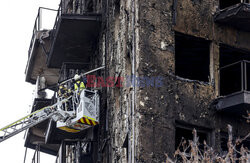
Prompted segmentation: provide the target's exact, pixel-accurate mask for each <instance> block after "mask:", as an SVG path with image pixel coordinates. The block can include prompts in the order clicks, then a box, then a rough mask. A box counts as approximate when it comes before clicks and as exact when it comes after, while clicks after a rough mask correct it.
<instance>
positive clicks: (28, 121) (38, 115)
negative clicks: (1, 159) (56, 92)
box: [0, 99, 68, 142]
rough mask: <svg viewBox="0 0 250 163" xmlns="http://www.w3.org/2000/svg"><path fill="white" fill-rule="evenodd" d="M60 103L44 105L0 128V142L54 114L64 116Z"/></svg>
mask: <svg viewBox="0 0 250 163" xmlns="http://www.w3.org/2000/svg"><path fill="white" fill-rule="evenodd" d="M67 100H68V99H65V100H63V101H61V102H60V103H64V102H66V101H67ZM57 105H58V103H56V104H54V105H52V106H47V107H44V108H42V109H40V110H37V111H35V112H33V113H31V114H29V115H27V116H25V117H23V118H21V119H19V120H17V121H15V122H13V123H11V124H9V125H7V126H5V127H3V128H1V129H0V142H2V141H4V140H6V139H8V138H10V137H12V136H15V135H16V134H18V133H20V132H22V131H24V130H26V129H28V128H30V127H33V126H35V125H37V124H39V123H41V122H43V121H45V120H46V119H49V118H51V117H52V116H54V115H55V116H57V117H59V118H60V117H62V116H61V115H60V112H59V111H58V110H57Z"/></svg>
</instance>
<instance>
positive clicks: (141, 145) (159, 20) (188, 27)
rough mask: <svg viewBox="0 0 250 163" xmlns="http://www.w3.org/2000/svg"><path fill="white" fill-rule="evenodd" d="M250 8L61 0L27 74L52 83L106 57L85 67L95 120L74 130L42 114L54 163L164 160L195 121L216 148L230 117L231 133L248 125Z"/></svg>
mask: <svg viewBox="0 0 250 163" xmlns="http://www.w3.org/2000/svg"><path fill="white" fill-rule="evenodd" d="M71 3H72V4H71ZM249 9H250V7H249V2H247V1H244V2H242V1H227V0H215V1H201V0H182V1H180V0H173V1H170V0H140V1H138V0H107V1H104V0H89V1H88V0H80V1H66V0H65V1H64V0H62V2H61V5H60V8H59V10H58V11H57V17H56V22H55V25H54V26H53V29H51V30H46V31H42V30H35V31H34V36H33V37H34V38H33V39H32V41H31V48H30V53H29V60H28V64H27V68H26V81H27V82H31V83H35V81H36V78H37V77H38V76H39V77H45V79H46V81H47V87H48V88H49V89H51V90H53V91H56V88H54V87H53V85H54V84H57V83H58V82H60V81H63V80H66V79H68V78H71V77H73V75H74V74H75V72H87V71H90V70H92V69H94V68H97V67H100V66H105V69H104V70H101V71H97V72H94V73H92V74H91V75H92V77H95V80H92V82H95V83H97V85H95V88H93V89H97V90H98V91H99V93H100V97H101V98H100V106H101V107H100V123H99V125H98V126H95V127H93V128H90V129H87V130H86V131H84V132H81V133H80V134H73V135H71V134H69V133H64V132H62V131H57V130H58V129H56V127H55V126H53V122H51V121H50V122H47V123H48V124H47V129H46V130H45V128H44V126H46V124H43V126H42V127H40V130H39V131H40V132H45V136H42V138H41V140H40V138H39V140H40V142H42V144H43V145H41V147H42V148H44V149H45V150H43V151H45V152H46V149H53V150H52V151H51V150H49V151H48V152H47V153H52V154H55V153H58V154H57V155H58V159H57V161H58V162H60V163H64V162H65V163H68V162H72V159H79V160H81V162H106V163H107V162H132V163H133V162H164V161H165V155H164V154H165V153H167V154H168V155H169V156H171V157H172V156H173V154H174V151H175V150H176V147H177V146H178V143H180V139H181V137H184V138H186V139H190V137H191V135H192V129H193V128H196V129H197V132H198V136H199V137H200V141H203V140H205V141H206V142H207V143H208V144H209V145H210V146H212V147H213V148H214V149H215V150H216V151H218V152H222V151H223V150H224V148H225V137H226V134H225V133H226V131H227V129H226V126H227V124H230V125H232V126H233V128H234V135H235V136H244V135H246V134H247V133H248V131H249V129H250V127H249V125H248V124H247V123H246V120H245V119H244V118H243V116H244V115H246V114H247V111H248V110H249V104H250V100H249V99H250V98H249V97H250V94H249V90H250V84H249V81H250V80H248V78H249V77H250V73H249V72H250V66H249V65H250V63H249V61H250V60H249V59H250V46H249V42H250V33H249V31H248V30H247V29H250V28H248V27H250V22H249V20H248V19H249V16H250V15H249V12H250V10H249ZM232 12H233V13H234V14H233V15H234V16H232V15H231V13H232ZM238 22H241V23H242V24H244V25H242V24H238ZM46 34H47V35H46ZM51 74H52V75H51ZM102 79H103V80H102ZM107 79H109V80H111V81H112V82H111V84H110V85H108V84H107V82H108V81H107ZM88 82H89V81H88ZM98 83H99V85H98ZM91 89H92V88H91ZM36 100H37V102H43V103H45V102H46V103H48V102H50V103H53V99H50V100H48V99H43V98H39V100H38V99H36ZM43 103H42V104H43ZM37 109H39V108H37ZM37 128H38V129H39V126H38V127H37ZM33 130H35V128H34V129H30V131H29V134H30V135H31V136H32V134H33V135H34V132H33ZM51 134H53V135H51ZM56 135H60V136H56ZM34 142H35V140H31V139H30V138H29V137H27V140H26V144H27V145H26V146H27V147H33V148H34ZM32 143H33V144H32ZM51 144H54V147H53V148H51ZM248 145H249V144H248ZM52 146H53V145H52ZM59 146H60V148H59ZM41 151H42V150H41ZM73 155H74V156H73Z"/></svg>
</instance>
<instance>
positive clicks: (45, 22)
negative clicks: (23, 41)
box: [28, 7, 57, 57]
mask: <svg viewBox="0 0 250 163" xmlns="http://www.w3.org/2000/svg"><path fill="white" fill-rule="evenodd" d="M44 11H45V12H44ZM56 11H57V10H54V9H49V8H44V7H40V8H39V9H38V14H37V17H36V19H35V24H34V28H33V32H32V38H31V41H30V46H29V51H28V57H30V55H31V52H32V49H33V46H34V43H35V40H36V39H37V38H36V35H37V32H39V31H42V30H50V29H52V28H53V25H54V18H53V17H55V16H56Z"/></svg>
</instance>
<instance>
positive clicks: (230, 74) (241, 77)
mask: <svg viewBox="0 0 250 163" xmlns="http://www.w3.org/2000/svg"><path fill="white" fill-rule="evenodd" d="M220 94H221V96H222V98H220V99H219V100H218V103H217V109H218V110H219V111H226V112H228V113H233V114H237V115H245V114H246V112H247V111H248V110H249V108H250V62H249V61H246V60H242V61H239V62H235V63H233V64H229V65H226V66H224V67H221V68H220Z"/></svg>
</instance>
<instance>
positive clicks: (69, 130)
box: [59, 126, 80, 133]
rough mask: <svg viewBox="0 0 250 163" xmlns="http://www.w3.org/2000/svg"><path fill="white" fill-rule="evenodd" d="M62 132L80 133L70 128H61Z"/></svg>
mask: <svg viewBox="0 0 250 163" xmlns="http://www.w3.org/2000/svg"><path fill="white" fill-rule="evenodd" d="M59 128H60V129H61V130H64V131H67V132H73V133H76V132H80V130H76V129H73V128H69V127H66V126H64V127H59Z"/></svg>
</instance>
